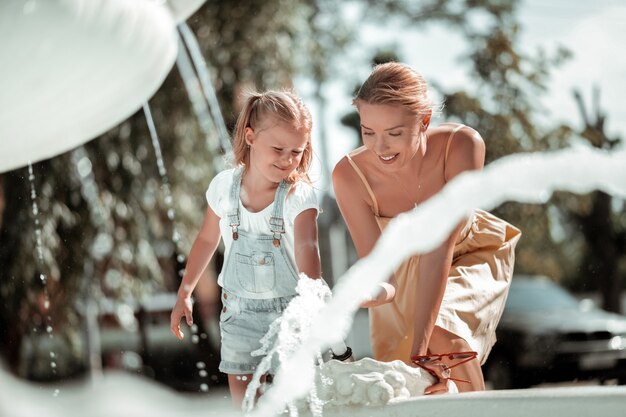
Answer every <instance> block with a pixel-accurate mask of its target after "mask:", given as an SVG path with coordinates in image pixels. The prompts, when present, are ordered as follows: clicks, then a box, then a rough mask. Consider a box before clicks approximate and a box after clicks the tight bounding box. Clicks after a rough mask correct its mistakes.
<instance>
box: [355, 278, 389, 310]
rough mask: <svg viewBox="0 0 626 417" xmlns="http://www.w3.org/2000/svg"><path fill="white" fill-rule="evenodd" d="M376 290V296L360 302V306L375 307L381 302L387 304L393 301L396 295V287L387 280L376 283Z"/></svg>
mask: <svg viewBox="0 0 626 417" xmlns="http://www.w3.org/2000/svg"><path fill="white" fill-rule="evenodd" d="M378 287H379V289H378V292H377V293H376V296H374V297H371V298H369V299H366V300H364V301H362V302H361V308H370V307H377V306H380V305H383V304H387V303H390V302H392V301H393V299H394V298H395V297H396V287H394V286H393V285H392V284H390V283H388V282H381V283H380V284H378Z"/></svg>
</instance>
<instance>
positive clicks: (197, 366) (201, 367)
mask: <svg viewBox="0 0 626 417" xmlns="http://www.w3.org/2000/svg"><path fill="white" fill-rule="evenodd" d="M196 368H198V369H204V368H206V364H205V363H204V362H197V363H196Z"/></svg>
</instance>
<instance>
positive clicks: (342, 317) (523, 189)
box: [250, 146, 626, 416]
mask: <svg viewBox="0 0 626 417" xmlns="http://www.w3.org/2000/svg"><path fill="white" fill-rule="evenodd" d="M555 173H556V174H555ZM556 190H560V191H570V192H574V193H579V194H580V193H586V192H590V191H593V190H602V191H605V192H607V193H610V194H612V195H616V196H620V197H626V148H623V147H622V148H620V149H619V150H615V151H613V152H606V151H602V150H596V149H592V148H589V147H585V146H578V147H573V148H569V149H565V150H561V151H555V152H549V153H544V154H541V153H530V154H516V155H511V156H508V157H505V158H502V159H499V160H498V161H495V162H493V163H492V164H490V165H488V166H487V167H486V168H485V170H484V171H482V172H476V171H474V172H466V173H463V174H461V175H459V176H458V177H455V178H454V180H452V181H451V182H450V183H449V184H448V185H447V186H446V187H445V188H444V189H443V190H442V191H441V192H440V193H438V194H437V195H435V196H433V197H432V198H431V199H429V200H428V201H427V202H425V203H423V204H422V205H420V206H419V207H417V208H415V209H414V210H412V211H410V212H407V213H404V214H401V215H399V216H398V217H397V218H395V219H394V220H393V221H392V222H390V224H389V226H388V227H387V228H386V229H385V232H384V233H383V234H382V236H381V238H380V239H379V240H378V242H377V243H376V246H375V247H374V248H373V250H372V252H371V253H370V255H369V256H367V257H366V258H363V259H361V260H360V261H358V262H357V263H356V264H354V265H353V266H352V268H350V269H349V270H348V272H347V273H346V274H345V275H344V276H343V277H342V278H341V279H340V280H339V282H338V284H337V285H336V286H335V288H334V291H333V292H334V295H333V299H332V300H331V301H330V302H329V303H328V304H326V305H325V306H324V307H323V308H322V309H321V310H320V311H319V314H317V316H316V318H315V321H314V322H313V325H312V326H311V329H310V335H309V337H308V338H307V339H306V340H305V341H304V342H303V343H302V344H301V345H300V347H299V348H298V349H297V350H296V351H295V352H294V353H293V355H291V356H290V357H289V358H288V360H287V362H286V363H284V364H281V367H280V369H279V371H278V373H277V374H276V376H275V378H274V381H273V385H272V387H271V388H270V389H269V390H267V392H266V393H265V394H264V395H263V396H262V397H261V398H260V400H259V402H258V405H257V407H256V409H255V410H253V411H252V413H251V414H250V415H251V416H272V415H275V414H277V413H280V412H281V411H282V410H283V409H284V408H285V405H286V404H288V403H291V402H293V401H295V400H296V399H298V398H304V397H305V396H306V395H307V393H308V392H309V390H310V389H311V388H312V387H313V386H314V377H313V374H312V373H311V372H309V367H307V366H306V365H303V364H307V363H308V362H310V361H311V358H313V357H315V354H316V352H317V351H318V350H319V349H320V348H321V347H322V346H324V345H325V344H327V343H328V342H329V340H336V339H337V338H340V337H344V336H345V335H346V334H347V332H348V330H349V328H350V325H351V323H352V317H353V315H354V313H355V311H356V310H357V309H358V308H359V304H360V303H361V300H364V299H366V298H368V297H369V296H371V295H372V294H373V293H374V292H375V290H376V288H377V284H378V283H380V282H382V281H384V280H386V279H387V277H388V276H389V275H390V274H391V273H393V271H394V270H395V269H396V268H397V267H398V266H399V265H400V264H401V263H402V261H403V260H404V259H406V258H408V257H410V256H412V255H413V254H415V253H426V252H428V251H430V250H432V249H434V248H436V247H437V246H439V245H440V244H441V242H443V241H444V239H445V238H446V237H447V236H448V235H449V234H450V233H451V232H452V230H453V229H454V227H455V226H456V225H457V224H458V223H459V222H460V221H461V220H462V219H463V218H464V217H466V216H467V215H469V214H470V213H471V212H472V210H474V208H476V207H480V208H483V209H487V210H488V209H492V208H494V207H497V206H498V205H499V204H501V203H503V202H505V201H520V202H526V203H543V202H545V201H546V199H547V198H548V197H549V196H550V195H551V194H552V193H553V192H554V191H556ZM442 214H445V215H442ZM404 236H413V237H414V238H412V239H408V240H407V239H404V238H403V237H404Z"/></svg>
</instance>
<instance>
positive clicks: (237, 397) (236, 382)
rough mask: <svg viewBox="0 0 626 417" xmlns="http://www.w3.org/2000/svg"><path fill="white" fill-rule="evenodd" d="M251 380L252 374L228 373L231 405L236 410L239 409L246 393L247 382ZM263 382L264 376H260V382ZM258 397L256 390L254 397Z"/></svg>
mask: <svg viewBox="0 0 626 417" xmlns="http://www.w3.org/2000/svg"><path fill="white" fill-rule="evenodd" d="M251 380H252V374H246V375H230V374H229V375H228V388H229V389H230V398H231V400H232V402H233V407H235V408H236V409H237V410H241V403H243V398H244V397H245V395H246V389H247V388H248V384H249V383H250V381H251ZM264 382H265V376H262V377H261V383H264ZM258 397H259V393H258V392H257V395H256V398H258Z"/></svg>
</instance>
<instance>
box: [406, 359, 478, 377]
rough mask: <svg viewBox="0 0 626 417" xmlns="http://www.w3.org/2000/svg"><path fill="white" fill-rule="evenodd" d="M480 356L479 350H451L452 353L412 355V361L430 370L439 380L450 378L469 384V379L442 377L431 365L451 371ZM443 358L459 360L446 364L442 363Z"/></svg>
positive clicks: (427, 370)
mask: <svg viewBox="0 0 626 417" xmlns="http://www.w3.org/2000/svg"><path fill="white" fill-rule="evenodd" d="M477 356H478V353H477V352H473V351H470V352H451V353H439V354H432V355H415V356H411V362H413V363H414V364H415V365H417V366H419V367H420V368H422V369H424V370H425V371H426V372H428V373H429V374H430V375H432V376H433V377H435V379H437V380H439V381H442V380H443V381H446V380H448V379H450V380H452V381H456V382H465V383H467V384H469V383H470V382H469V381H466V380H464V379H456V378H450V377H448V378H443V379H442V378H441V377H440V376H439V375H438V374H437V372H435V371H434V370H433V369H431V367H433V366H434V365H437V366H440V367H441V369H442V371H443V372H449V371H450V369H452V368H454V367H457V366H459V365H462V364H464V363H465V362H468V361H471V360H472V359H476V357H477ZM443 359H447V360H449V361H455V360H458V361H459V362H457V363H455V364H453V365H450V366H448V365H446V364H444V363H441V361H442V360H443Z"/></svg>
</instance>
